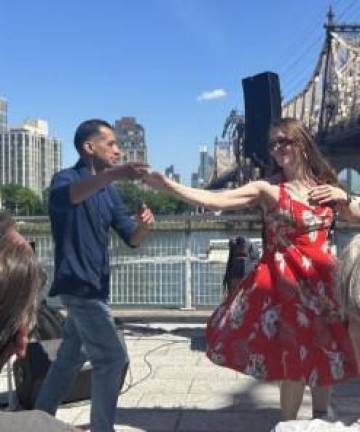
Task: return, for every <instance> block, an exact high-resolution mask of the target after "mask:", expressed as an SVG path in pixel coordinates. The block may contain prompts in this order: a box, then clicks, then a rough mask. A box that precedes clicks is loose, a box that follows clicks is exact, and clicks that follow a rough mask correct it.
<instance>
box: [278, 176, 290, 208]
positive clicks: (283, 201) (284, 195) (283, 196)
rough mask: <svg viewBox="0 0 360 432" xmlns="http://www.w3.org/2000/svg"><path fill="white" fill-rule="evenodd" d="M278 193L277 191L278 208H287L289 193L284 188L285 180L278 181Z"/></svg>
mask: <svg viewBox="0 0 360 432" xmlns="http://www.w3.org/2000/svg"><path fill="white" fill-rule="evenodd" d="M279 188H280V193H279V208H282V209H284V208H289V200H290V195H289V193H288V192H287V190H286V187H285V182H283V181H282V182H280V183H279Z"/></svg>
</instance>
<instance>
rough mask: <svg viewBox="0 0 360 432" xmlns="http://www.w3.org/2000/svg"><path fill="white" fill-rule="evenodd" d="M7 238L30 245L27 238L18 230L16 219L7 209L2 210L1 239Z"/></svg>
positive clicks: (0, 214) (0, 216)
mask: <svg viewBox="0 0 360 432" xmlns="http://www.w3.org/2000/svg"><path fill="white" fill-rule="evenodd" d="M5 237H6V238H7V239H8V240H9V241H11V242H13V243H16V244H24V245H25V246H26V247H30V245H29V243H28V242H27V241H26V239H25V238H24V237H23V236H22V235H21V234H20V233H19V232H18V231H17V229H16V224H15V221H14V219H13V218H12V217H11V215H10V213H8V212H6V211H2V212H0V239H2V238H5Z"/></svg>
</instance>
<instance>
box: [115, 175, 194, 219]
mask: <svg viewBox="0 0 360 432" xmlns="http://www.w3.org/2000/svg"><path fill="white" fill-rule="evenodd" d="M117 188H118V190H119V193H120V194H121V196H122V199H123V200H124V203H125V205H126V207H127V208H128V209H129V211H130V213H136V211H137V210H138V208H139V206H140V205H141V204H142V203H145V204H146V205H147V206H148V207H150V208H151V210H152V211H153V213H154V214H157V215H169V214H183V213H185V212H187V211H188V210H189V208H190V207H189V205H188V204H186V203H184V202H182V201H180V200H178V199H176V198H173V197H172V196H170V195H169V194H168V193H166V192H162V191H154V190H143V189H141V188H140V187H139V186H137V185H136V184H134V183H132V182H119V183H118V184H117Z"/></svg>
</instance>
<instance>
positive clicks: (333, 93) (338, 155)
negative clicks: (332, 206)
mask: <svg viewBox="0 0 360 432" xmlns="http://www.w3.org/2000/svg"><path fill="white" fill-rule="evenodd" d="M324 27H325V31H326V37H325V40H324V44H323V46H322V50H321V52H320V56H319V58H318V61H317V63H316V66H315V69H314V72H313V74H312V75H311V77H310V79H309V81H308V83H307V85H306V86H305V88H304V89H303V90H302V91H301V92H300V93H298V94H297V95H296V96H295V97H293V98H292V99H291V100H289V101H287V102H286V103H285V104H284V105H283V107H282V116H283V117H295V118H297V119H299V120H302V121H303V122H304V123H305V124H306V126H308V127H309V129H310V130H311V132H312V133H313V134H314V135H315V136H316V137H317V141H318V142H319V144H320V147H321V150H322V151H323V153H325V154H326V156H327V157H328V159H329V160H330V162H331V164H332V165H333V166H334V168H335V169H336V171H337V172H338V173H340V172H341V171H342V170H344V169H347V170H348V171H349V170H350V169H353V170H355V171H357V172H358V173H359V172H360V24H341V23H336V22H335V19H334V14H333V12H332V10H331V8H330V10H329V13H328V15H327V23H326V24H325V25H324ZM348 182H349V176H348ZM348 187H351V185H350V184H349V183H348Z"/></svg>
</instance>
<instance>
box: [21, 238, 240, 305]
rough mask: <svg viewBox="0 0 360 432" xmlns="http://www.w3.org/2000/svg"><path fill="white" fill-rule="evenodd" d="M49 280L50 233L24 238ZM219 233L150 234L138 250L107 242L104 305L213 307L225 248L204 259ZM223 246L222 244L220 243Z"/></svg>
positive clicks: (219, 296)
mask: <svg viewBox="0 0 360 432" xmlns="http://www.w3.org/2000/svg"><path fill="white" fill-rule="evenodd" d="M24 234H25V235H26V237H27V238H28V239H29V240H30V241H34V242H35V244H36V253H37V256H38V258H39V260H40V261H41V263H42V265H43V266H44V268H45V270H46V272H47V274H48V287H47V288H48V289H49V286H50V284H51V281H52V279H53V242H52V239H51V235H50V233H48V234H37V233H35V232H24ZM235 234H236V233H235V232H232V231H229V230H225V231H186V230H184V231H182V230H178V231H154V232H153V233H152V235H150V236H149V238H148V239H146V241H145V242H144V244H143V246H141V247H140V248H138V249H131V248H128V247H127V246H125V245H124V244H123V242H122V241H121V240H120V239H119V238H118V237H117V236H115V235H113V236H111V240H110V245H109V251H110V268H111V279H110V303H111V304H112V305H114V306H120V305H121V306H129V307H147V306H148V307H174V308H184V309H190V308H201V307H213V306H215V305H217V304H219V301H220V300H221V299H222V290H223V288H222V280H223V276H224V271H225V266H226V259H227V248H225V249H224V250H222V251H220V254H219V253H218V254H216V255H217V256H216V258H215V259H214V257H211V256H210V253H209V251H210V250H209V243H210V241H211V239H216V238H217V239H225V240H226V239H228V238H230V237H233V236H234V235H235ZM225 244H226V241H225Z"/></svg>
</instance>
